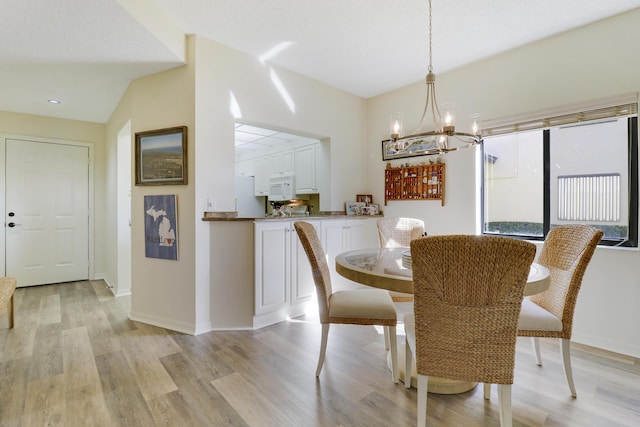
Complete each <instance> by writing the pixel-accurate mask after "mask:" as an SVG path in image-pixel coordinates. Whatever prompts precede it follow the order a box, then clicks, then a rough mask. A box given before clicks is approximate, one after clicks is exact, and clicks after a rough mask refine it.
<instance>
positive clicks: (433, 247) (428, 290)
mask: <svg viewBox="0 0 640 427" xmlns="http://www.w3.org/2000/svg"><path fill="white" fill-rule="evenodd" d="M535 253H536V247H535V245H534V244H533V243H529V242H526V241H524V240H516V239H509V238H504V237H497V236H463V235H453V236H433V237H424V238H420V239H416V240H413V241H412V242H411V262H412V266H413V289H414V313H413V314H408V315H406V316H405V319H404V322H405V331H406V344H405V347H406V353H405V355H406V359H405V369H406V370H405V372H406V378H411V370H412V357H413V356H414V355H415V359H416V371H417V374H418V407H417V411H418V426H425V425H426V417H427V385H428V378H429V376H436V377H441V378H448V379H452V380H462V381H472V382H483V383H485V384H498V399H499V403H500V424H501V425H502V426H511V424H512V419H511V384H513V371H514V364H515V348H516V332H517V325H518V314H519V313H520V306H521V304H522V299H523V293H524V286H525V284H526V282H527V277H528V275H529V269H530V266H531V263H532V262H533V259H534V257H535ZM410 384H411V382H410V381H407V380H405V387H410Z"/></svg>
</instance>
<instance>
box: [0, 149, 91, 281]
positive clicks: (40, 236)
mask: <svg viewBox="0 0 640 427" xmlns="http://www.w3.org/2000/svg"><path fill="white" fill-rule="evenodd" d="M88 175H89V149H88V147H83V146H76V145H64V144H51V143H43V142H34V141H23V140H15V139H7V143H6V192H5V197H6V204H5V206H6V212H5V231H6V240H5V245H6V270H7V273H6V274H7V275H8V276H13V277H16V278H17V281H18V286H32V285H41V284H47V283H60V282H69V281H74V280H86V279H88V278H89V176H88Z"/></svg>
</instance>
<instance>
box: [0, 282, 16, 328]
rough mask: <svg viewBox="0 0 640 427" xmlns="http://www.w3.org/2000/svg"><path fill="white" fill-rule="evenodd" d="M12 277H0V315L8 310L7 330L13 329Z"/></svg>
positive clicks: (14, 284) (14, 283)
mask: <svg viewBox="0 0 640 427" xmlns="http://www.w3.org/2000/svg"><path fill="white" fill-rule="evenodd" d="M16 284H17V282H16V279H15V278H14V277H0V314H2V313H3V312H4V310H5V308H6V309H7V310H8V313H7V316H8V318H9V328H13V294H14V292H15V290H16Z"/></svg>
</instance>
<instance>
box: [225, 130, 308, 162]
mask: <svg viewBox="0 0 640 427" xmlns="http://www.w3.org/2000/svg"><path fill="white" fill-rule="evenodd" d="M313 142H318V140H317V139H312V138H307V137H305V136H300V135H294V134H291V133H286V132H279V131H276V130H272V129H265V128H260V127H256V126H250V125H245V124H241V123H236V128H235V146H236V156H242V155H243V154H247V153H252V152H256V151H260V150H265V149H269V148H271V147H277V146H282V145H289V147H294V146H297V145H304V144H309V143H313Z"/></svg>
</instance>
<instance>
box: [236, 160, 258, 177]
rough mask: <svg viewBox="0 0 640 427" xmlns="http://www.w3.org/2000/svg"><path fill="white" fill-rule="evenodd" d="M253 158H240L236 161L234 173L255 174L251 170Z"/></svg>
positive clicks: (240, 174)
mask: <svg viewBox="0 0 640 427" xmlns="http://www.w3.org/2000/svg"><path fill="white" fill-rule="evenodd" d="M253 164H254V159H249V160H240V161H239V162H236V175H237V176H255V172H254V170H253Z"/></svg>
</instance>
